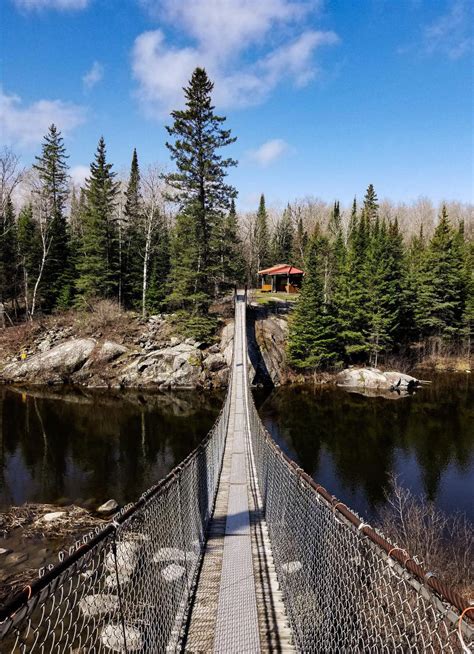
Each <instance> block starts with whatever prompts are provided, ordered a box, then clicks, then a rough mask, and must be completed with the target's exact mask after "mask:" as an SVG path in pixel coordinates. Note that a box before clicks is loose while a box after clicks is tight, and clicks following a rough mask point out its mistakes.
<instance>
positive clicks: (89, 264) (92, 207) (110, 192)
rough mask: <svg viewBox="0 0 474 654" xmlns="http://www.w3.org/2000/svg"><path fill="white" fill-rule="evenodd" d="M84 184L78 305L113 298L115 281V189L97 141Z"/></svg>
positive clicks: (102, 150)
mask: <svg viewBox="0 0 474 654" xmlns="http://www.w3.org/2000/svg"><path fill="white" fill-rule="evenodd" d="M90 171H91V172H90V177H89V179H88V180H87V181H86V207H85V213H84V224H83V228H82V231H83V236H82V243H81V257H80V260H79V263H78V271H79V277H78V280H77V290H78V293H79V298H80V301H84V300H88V299H91V298H94V297H109V298H112V297H116V292H117V280H118V272H119V271H118V256H117V248H116V245H117V228H116V224H115V207H116V197H117V192H118V185H117V183H116V182H115V181H114V177H115V173H114V172H113V171H112V164H109V163H107V153H106V147H105V141H104V139H103V137H101V138H100V140H99V144H98V146H97V152H96V155H95V159H94V161H93V162H92V163H91V166H90Z"/></svg>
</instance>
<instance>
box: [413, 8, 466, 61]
mask: <svg viewBox="0 0 474 654" xmlns="http://www.w3.org/2000/svg"><path fill="white" fill-rule="evenodd" d="M472 7H473V5H472V0H454V2H452V3H451V6H450V9H449V11H448V12H447V13H446V14H443V15H441V16H439V17H438V18H437V19H436V20H435V21H434V22H433V23H431V25H428V26H427V27H425V29H424V32H423V44H424V48H425V51H426V52H427V53H428V54H434V53H437V52H438V53H441V54H445V55H447V56H448V57H449V59H453V60H454V59H460V58H461V57H462V56H464V55H465V54H467V53H469V52H470V51H471V50H472V46H473V41H474V39H473V35H472V21H473V18H474V15H473V11H472Z"/></svg>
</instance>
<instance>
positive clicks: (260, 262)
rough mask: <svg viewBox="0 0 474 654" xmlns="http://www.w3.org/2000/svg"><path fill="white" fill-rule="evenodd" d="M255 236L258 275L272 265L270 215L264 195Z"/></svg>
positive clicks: (255, 227) (256, 223)
mask: <svg viewBox="0 0 474 654" xmlns="http://www.w3.org/2000/svg"><path fill="white" fill-rule="evenodd" d="M253 236H254V248H255V264H256V270H255V274H256V273H257V271H259V270H263V269H264V268H266V267H267V266H269V265H270V231H269V229H268V214H267V209H266V207H265V196H264V195H263V193H262V195H261V196H260V202H259V205H258V211H257V216H256V218H255V226H254V233H253Z"/></svg>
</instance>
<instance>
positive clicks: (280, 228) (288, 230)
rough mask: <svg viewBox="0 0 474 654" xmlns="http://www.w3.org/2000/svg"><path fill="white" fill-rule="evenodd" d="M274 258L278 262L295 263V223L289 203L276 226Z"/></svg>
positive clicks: (273, 244) (272, 249)
mask: <svg viewBox="0 0 474 654" xmlns="http://www.w3.org/2000/svg"><path fill="white" fill-rule="evenodd" d="M271 253H272V260H273V262H274V263H275V264H276V263H289V264H292V263H293V256H292V255H293V223H292V220H291V209H290V206H289V205H288V206H287V207H286V209H285V211H284V212H283V215H282V217H281V218H280V220H279V221H278V222H277V224H276V226H275V231H274V234H273V238H272V248H271Z"/></svg>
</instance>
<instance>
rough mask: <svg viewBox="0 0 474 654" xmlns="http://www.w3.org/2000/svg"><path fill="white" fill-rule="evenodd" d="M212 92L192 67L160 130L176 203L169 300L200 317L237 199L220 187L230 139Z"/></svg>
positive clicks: (214, 282) (203, 75) (202, 74)
mask: <svg viewBox="0 0 474 654" xmlns="http://www.w3.org/2000/svg"><path fill="white" fill-rule="evenodd" d="M213 88H214V85H213V83H212V82H211V80H210V79H209V78H208V76H207V73H206V71H205V70H204V69H202V68H196V70H195V71H194V72H193V75H192V77H191V80H190V82H189V84H188V86H187V87H186V88H185V89H184V94H185V98H186V108H185V109H184V110H176V111H173V112H172V113H171V117H172V118H173V125H172V126H168V127H167V128H166V129H167V131H168V133H169V135H170V136H171V137H173V139H174V142H172V143H170V142H168V143H166V147H167V148H168V150H169V152H170V156H171V159H172V160H173V161H174V163H175V165H176V169H177V170H176V171H175V172H173V173H170V174H168V175H165V180H166V182H167V184H168V185H169V186H170V187H171V188H172V189H173V191H174V193H173V194H172V195H171V196H170V197H171V199H172V200H174V201H175V202H177V204H178V205H179V214H178V216H177V221H176V229H175V233H174V245H173V252H174V254H173V257H172V269H171V284H172V288H173V291H172V293H171V296H170V300H171V302H172V304H174V306H176V307H180V308H181V309H182V310H183V311H185V312H187V314H188V315H189V316H195V315H198V314H199V315H201V316H203V315H204V316H205V315H206V314H207V311H208V308H209V305H210V302H211V300H212V297H213V295H214V293H215V290H216V289H217V288H218V281H219V272H220V256H219V254H220V247H219V245H220V237H221V233H222V222H223V220H224V217H225V215H226V213H227V212H228V211H229V209H230V203H231V200H232V199H233V198H235V197H236V195H237V192H236V190H235V188H234V187H233V186H231V185H230V184H228V183H226V176H227V171H228V169H229V168H230V167H232V166H235V165H237V162H236V161H235V160H234V159H232V158H223V157H222V155H221V154H220V150H221V148H224V147H227V146H229V145H231V144H232V143H234V141H235V140H236V139H235V138H234V137H232V136H231V132H230V130H227V129H224V128H223V127H222V125H223V123H224V121H225V117H223V116H218V115H216V114H215V113H214V107H213V105H212V102H211V94H212V90H213ZM197 322H199V321H196V320H194V324H197ZM200 322H201V323H203V321H200ZM204 322H205V321H204Z"/></svg>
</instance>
